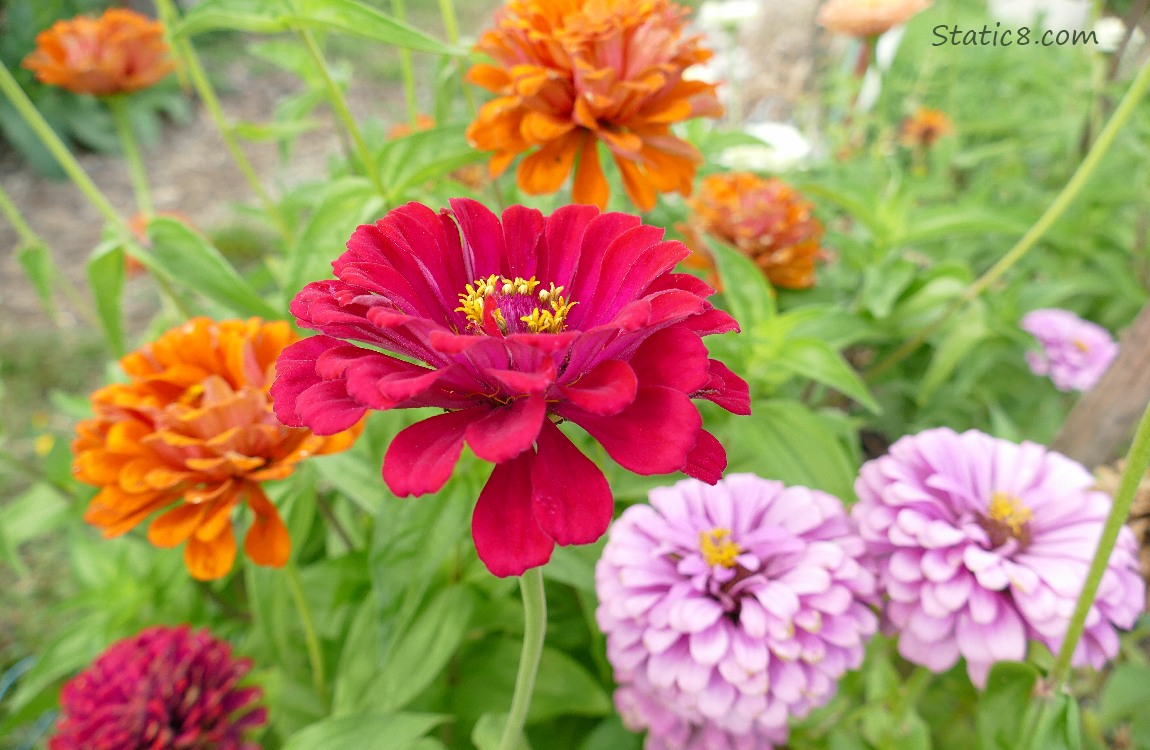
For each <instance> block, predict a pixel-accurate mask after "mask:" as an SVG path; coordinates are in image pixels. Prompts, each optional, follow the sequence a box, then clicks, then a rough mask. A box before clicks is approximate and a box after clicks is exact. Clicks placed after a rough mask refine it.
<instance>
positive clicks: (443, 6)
mask: <svg viewBox="0 0 1150 750" xmlns="http://www.w3.org/2000/svg"><path fill="white" fill-rule="evenodd" d="M439 15H440V17H442V18H443V30H444V32H446V33H447V41H449V42H451V45H452V46H453V47H458V46H459V17H458V16H457V15H456V13H455V3H454V2H453V1H452V0H439ZM465 61H466V58H458V59H457V60H456V61H455V63H454V64H455V65H457V66H460V65H462V64H463V63H464V62H465ZM459 85H460V87H461V88H462V89H463V98H464V99H465V100H466V101H467V108H468V110H470V111H471V116H472V117H475V114H476V113H477V112H478V111H479V109H478V107H476V106H475V95H474V94H473V93H472V92H471V87H470V86H468V85H467V81H464V80H463V77H462V76H460V81H459Z"/></svg>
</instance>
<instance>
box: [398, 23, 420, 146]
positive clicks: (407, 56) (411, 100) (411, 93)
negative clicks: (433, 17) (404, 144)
mask: <svg viewBox="0 0 1150 750" xmlns="http://www.w3.org/2000/svg"><path fill="white" fill-rule="evenodd" d="M391 14H392V15H393V16H395V20H397V21H400V22H403V21H405V20H406V19H407V8H406V6H405V5H404V1H403V0H391ZM399 66H400V69H401V70H402V71H403V100H404V101H405V102H406V103H407V121H408V124H410V125H411V127H412V128H414V127H415V126H416V124H417V122H418V120H419V104H418V103H416V101H415V66H414V64H413V63H412V60H411V50H409V49H407V48H406V47H400V48H399Z"/></svg>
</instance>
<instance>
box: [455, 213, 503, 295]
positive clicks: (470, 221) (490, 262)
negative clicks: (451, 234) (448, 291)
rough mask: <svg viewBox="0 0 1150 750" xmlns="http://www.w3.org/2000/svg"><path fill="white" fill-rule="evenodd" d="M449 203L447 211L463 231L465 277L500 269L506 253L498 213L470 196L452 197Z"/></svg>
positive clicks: (482, 274) (470, 279)
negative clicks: (494, 212)
mask: <svg viewBox="0 0 1150 750" xmlns="http://www.w3.org/2000/svg"><path fill="white" fill-rule="evenodd" d="M450 203H451V214H452V215H454V217H455V220H456V221H457V222H458V223H459V232H460V233H462V235H463V266H464V268H465V269H466V272H467V274H468V276H469V278H468V281H469V282H470V281H474V280H476V279H478V278H483V277H487V276H490V275H491V274H493V273H495V274H500V273H503V270H504V268H503V265H504V263H503V258H504V257H505V256H506V254H507V253H506V251H505V249H504V246H503V229H502V228H501V227H500V226H499V217H498V216H496V215H495V214H493V213H492V212H491V210H490V209H488V208H487V206H484V205H483V204H482V203H479V202H478V201H474V200H471V199H470V198H454V199H452V200H451V202H450ZM460 291H462V290H460Z"/></svg>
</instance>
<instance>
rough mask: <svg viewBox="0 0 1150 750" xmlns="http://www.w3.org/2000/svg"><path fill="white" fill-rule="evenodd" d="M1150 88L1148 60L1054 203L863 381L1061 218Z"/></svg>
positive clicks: (901, 355) (914, 344)
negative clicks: (1006, 249)
mask: <svg viewBox="0 0 1150 750" xmlns="http://www.w3.org/2000/svg"><path fill="white" fill-rule="evenodd" d="M1148 87H1150V62H1147V63H1146V64H1145V65H1143V66H1142V70H1141V71H1140V72H1139V73H1138V77H1137V78H1135V79H1134V82H1133V83H1132V84H1130V89H1129V90H1128V91H1127V92H1126V96H1124V97H1123V98H1122V102H1121V103H1120V104H1119V105H1118V108H1117V109H1115V110H1114V114H1113V115H1111V117H1110V121H1109V122H1107V123H1106V127H1105V128H1103V130H1102V132H1101V133H1099V134H1098V140H1096V141H1095V142H1094V145H1093V146H1091V147H1090V151H1089V153H1087V154H1086V157H1085V158H1083V160H1082V163H1081V164H1079V165H1078V169H1077V170H1076V171H1075V172H1074V174H1073V175H1072V176H1071V178H1070V180H1069V181H1067V183H1066V185H1065V186H1064V187H1063V188H1062V192H1060V193H1059V194H1058V196H1057V197H1056V198H1055V199H1054V202H1053V203H1051V204H1050V206H1049V207H1048V208H1047V209H1046V211H1045V212H1044V213H1043V214H1042V216H1041V217H1039V219H1038V221H1037V222H1035V224H1034V226H1032V227H1031V228H1030V229H1029V230H1028V231H1027V232H1026V234H1024V235H1023V236H1022V238H1021V239H1019V240H1018V242H1017V243H1016V244H1015V245H1014V247H1012V248H1011V249H1010V250H1009V251H1008V252H1007V253H1006V255H1003V256H1002V258H1000V259H999V260H998V262H997V263H995V264H994V265H993V266H992V267H991V268H990V270H988V271H987V272H986V273H984V274H983V275H982V276H980V277H978V278H977V279H976V280H975V281H974V282H973V283H971V285H970V286H968V287H967V288H966V289H965V290H963V292H962V294H961V295H959V297H958V299H956V300H955V301H954V302H952V303H951V304H950V305H949V306H948V307H947V308H946V309H945V310H944V311H943V313H942V315H940V316H938V318H936V319H935V320H934V321H933V322H931V323H929V324H927V325H926V326H924V327H923V328H922V329H921V330H920V331H919V332H918V333H916V334H915V335H914V336H912V337H911V338H910V339H909V340H907V341H906V342H905V343H904V344H903V345H902V346H900V347H899V348H898V349H896V350H894V352H892V353H891V354H890V355H888V356H887V357H886V359H884V360H882V361H881V362H879V363H878V364H877V365H875V366H874V367H872V368H871V369H870V370H868V371H867V372H866V373H865V374H864V376H863V377H864V378H865V379H866V380H872V379H874V378H875V377H877V376H879V375H881V374H882V373H884V372H886V371H887V370H889V369H890V368H891V367H893V366H894V365H896V364H898V363H899V362H901V361H902V360H904V359H906V358H907V356H909V355H910V354H911V353H912V352H914V351H915V350H916V349H918V348H919V347H920V346H922V344H923V343H924V342H925V341H926V340H927V339H928V338H930V337H931V336H932V335H933V334H934V333H935V332H936V331H938V330H939V329H940V328H942V327H943V325H945V324H946V322H947V321H948V320H950V318H951V316H952V315H954V314H955V313H957V312H958V311H959V310H961V309H962V308H964V307H965V306H966V305H967V304H968V303H969V302H971V301H972V300H974V299H976V298H977V297H978V296H979V295H980V294H982V293H983V292H984V291H986V289H987V287H989V286H990V285H991V284H993V283H994V282H996V281H998V279H999V277H1001V276H1002V275H1003V274H1004V273H1006V272H1007V271H1008V270H1010V269H1011V268H1012V267H1013V266H1014V265H1015V264H1016V263H1018V261H1020V260H1022V258H1023V256H1025V255H1026V254H1027V253H1028V252H1029V251H1030V250H1031V248H1033V247H1034V246H1035V245H1036V244H1037V243H1038V240H1040V239H1041V238H1042V237H1043V235H1045V234H1046V233H1047V232H1048V231H1049V230H1050V228H1051V227H1052V226H1054V223H1055V222H1057V221H1058V219H1060V218H1061V217H1062V214H1063V213H1065V212H1066V209H1067V208H1068V207H1069V206H1070V204H1071V203H1073V202H1074V199H1075V198H1077V197H1078V194H1079V193H1080V192H1082V188H1083V187H1085V186H1086V183H1087V182H1088V181H1089V180H1090V177H1091V176H1092V175H1093V174H1094V171H1095V170H1096V169H1097V167H1098V164H1099V163H1100V162H1101V161H1102V157H1104V156H1105V155H1106V153H1107V152H1108V151H1109V150H1110V147H1111V146H1112V145H1113V144H1114V140H1115V138H1117V137H1118V133H1119V132H1120V131H1121V130H1122V127H1123V126H1124V125H1125V124H1126V122H1127V120H1129V119H1130V116H1131V115H1132V114H1133V112H1134V110H1135V109H1136V108H1137V106H1138V102H1139V100H1140V99H1141V98H1142V96H1143V94H1145V93H1146V89H1147V88H1148Z"/></svg>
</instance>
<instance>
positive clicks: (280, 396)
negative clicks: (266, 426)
mask: <svg viewBox="0 0 1150 750" xmlns="http://www.w3.org/2000/svg"><path fill="white" fill-rule="evenodd" d="M342 346H345V344H344V342H342V341H339V340H337V339H333V338H329V337H328V336H312V337H311V338H306V339H302V340H300V341H297V342H295V343H294V344H290V345H288V346H286V347H284V350H283V351H282V352H280V355H279V358H278V359H276V379H275V382H274V383H272V387H271V397H272V403H273V405H274V407H275V411H276V417H277V418H279V421H281V422H283V423H284V424H286V425H287V426H289V427H303V426H304V423H303V422H302V421H300V418H299V414H298V412H297V411H296V402H297V401H298V400H299V397H300V394H301V393H303V392H304V391H306V390H307V389H308V388H311V387H312V386H313V385H316V384H317V383H319V382H320V381H321V380H322V378H321V377H320V376H319V374H318V373H316V371H315V363H316V360H317V359H318V358H319V356H320V355H321V354H323V353H324V352H326V351H327V350H329V349H334V348H336V347H342Z"/></svg>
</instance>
